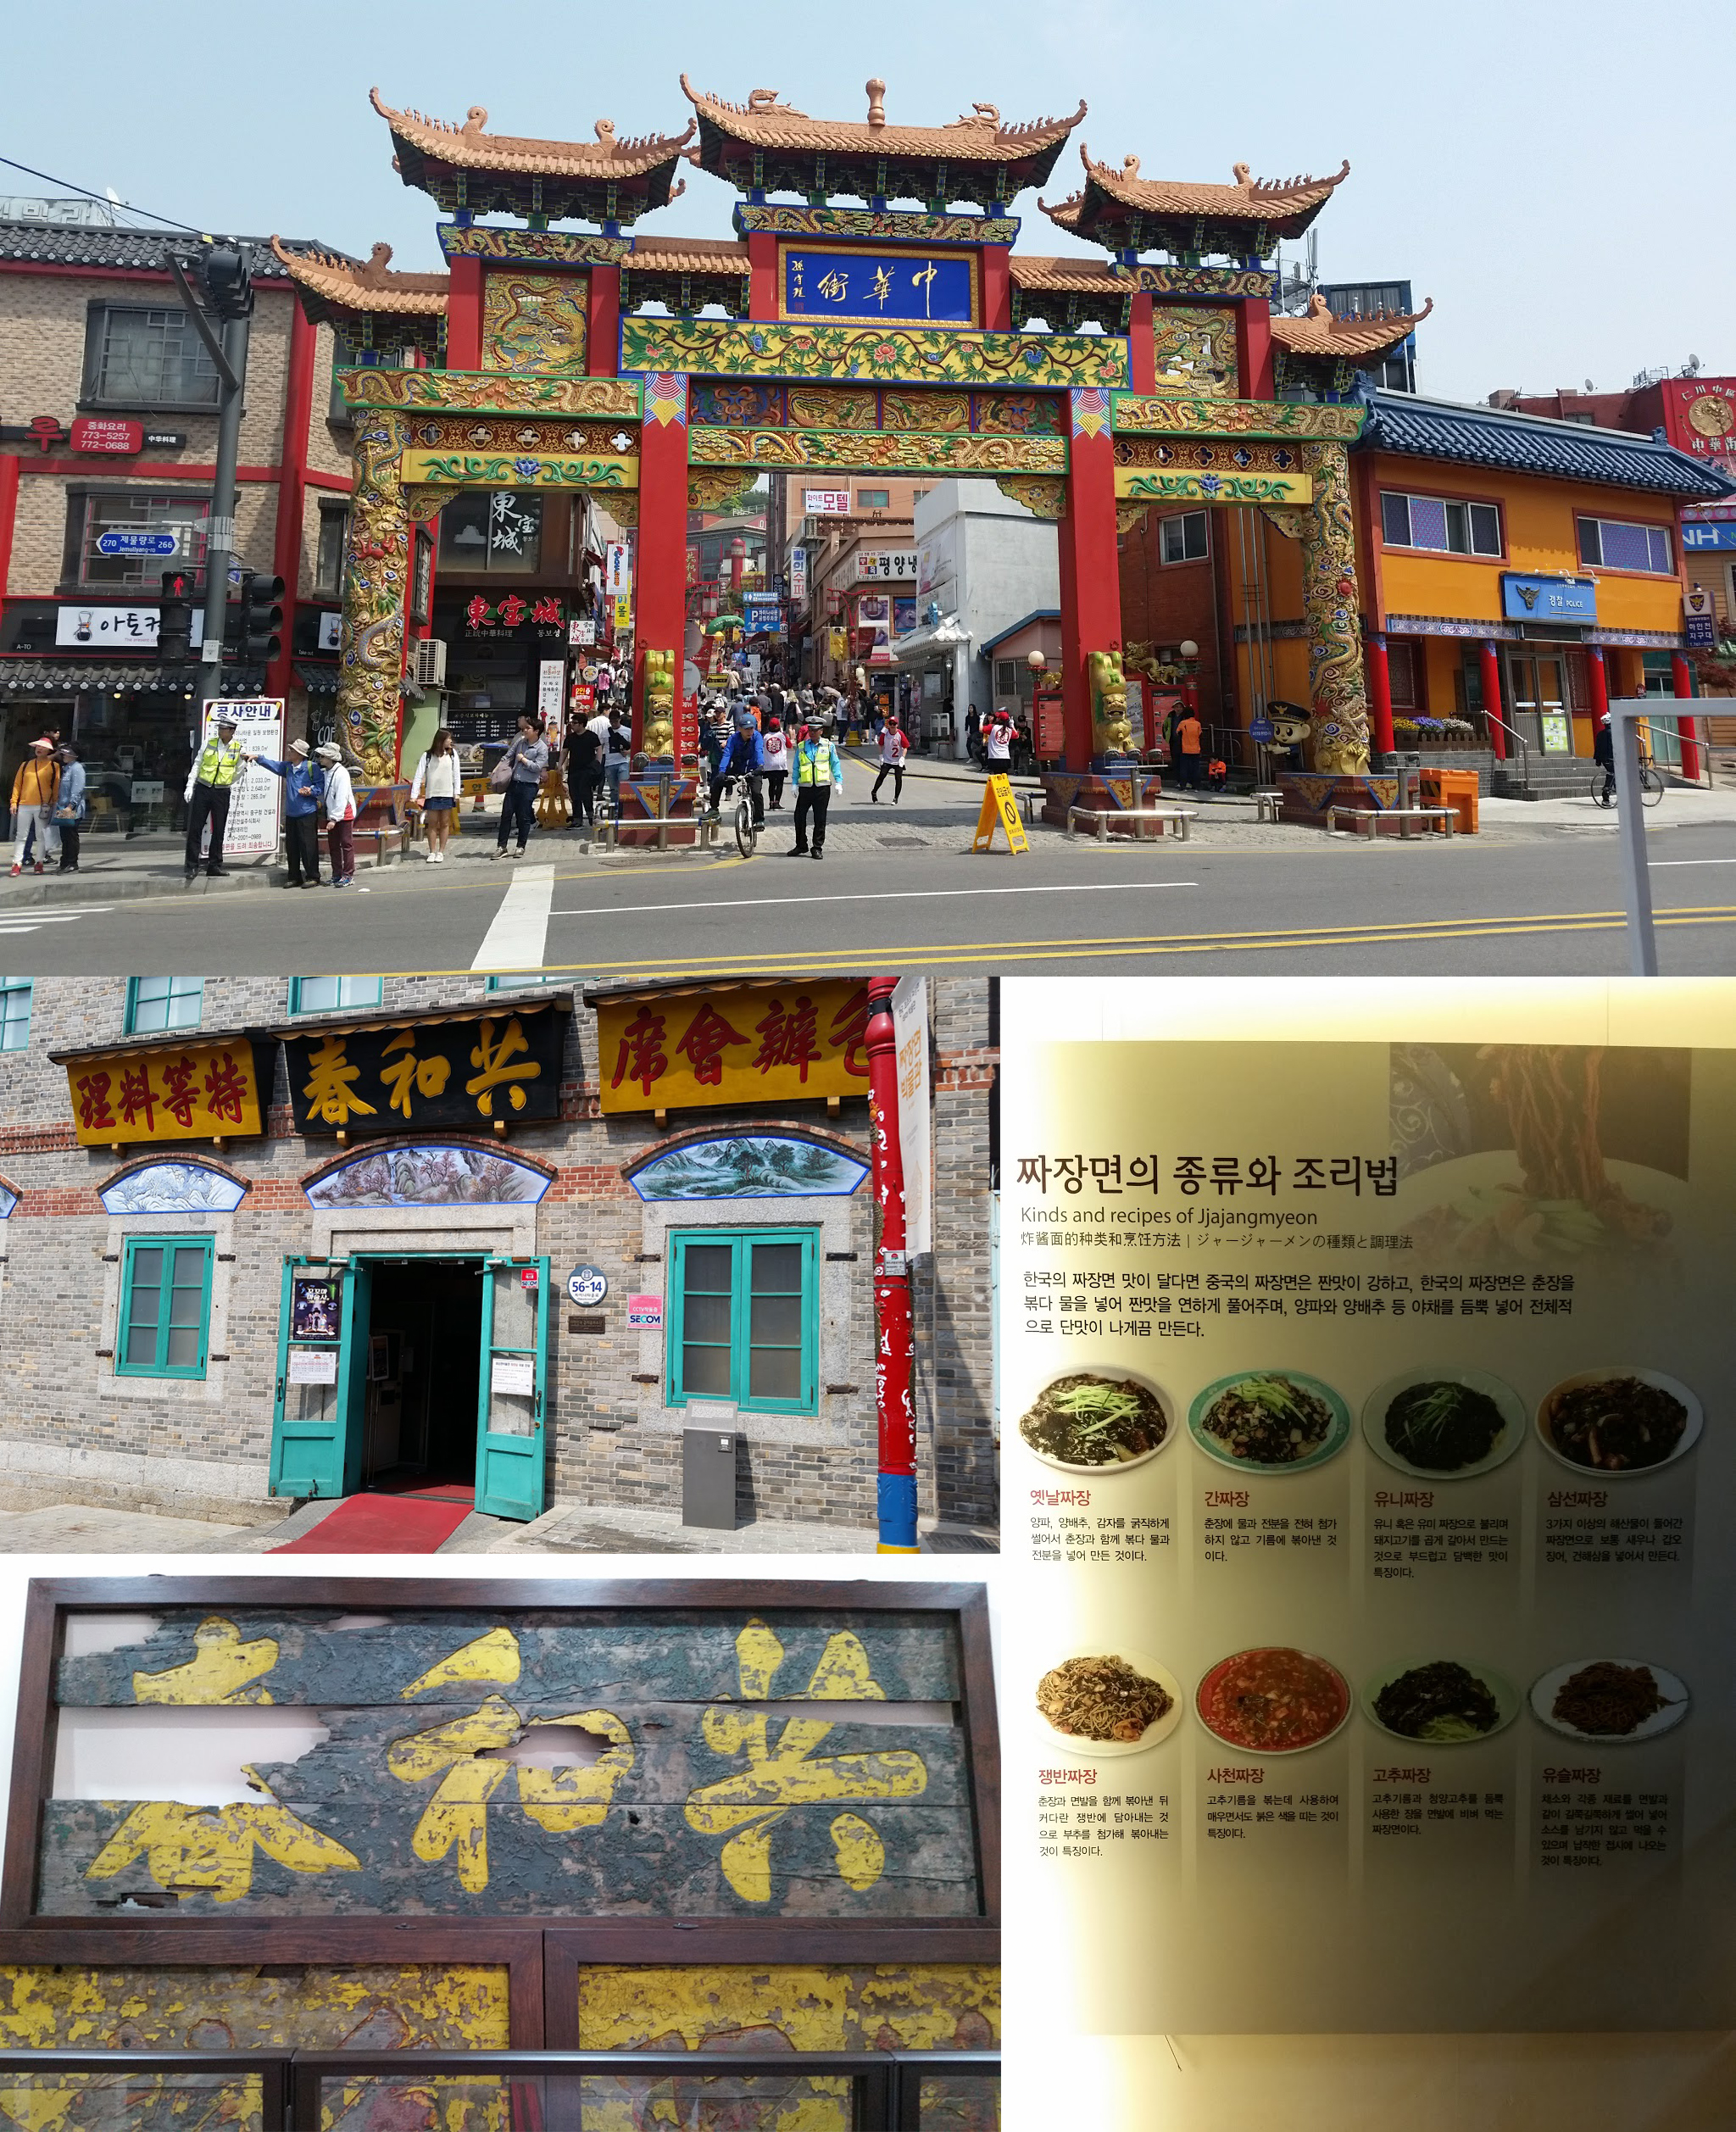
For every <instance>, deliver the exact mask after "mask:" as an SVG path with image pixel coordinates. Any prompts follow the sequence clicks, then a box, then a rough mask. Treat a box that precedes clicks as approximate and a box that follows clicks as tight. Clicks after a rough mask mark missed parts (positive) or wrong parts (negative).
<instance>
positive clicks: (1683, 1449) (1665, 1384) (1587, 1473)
mask: <svg viewBox="0 0 1736 2132" xmlns="http://www.w3.org/2000/svg"><path fill="white" fill-rule="evenodd" d="M1611 1377H1637V1378H1639V1381H1640V1383H1642V1384H1650V1385H1652V1386H1653V1387H1655V1389H1657V1390H1658V1391H1661V1392H1667V1393H1669V1394H1670V1396H1671V1397H1672V1399H1678V1400H1681V1402H1682V1404H1683V1406H1685V1407H1686V1408H1687V1410H1688V1419H1687V1421H1686V1422H1683V1427H1682V1433H1681V1434H1680V1435H1679V1436H1678V1438H1677V1439H1676V1446H1675V1449H1674V1450H1672V1452H1671V1453H1670V1456H1668V1457H1667V1458H1662V1459H1660V1460H1659V1461H1658V1462H1657V1464H1656V1465H1655V1466H1582V1465H1581V1464H1580V1462H1579V1461H1578V1460H1577V1458H1569V1457H1568V1456H1567V1455H1566V1452H1565V1451H1563V1450H1559V1449H1558V1448H1557V1446H1556V1444H1555V1435H1554V1433H1553V1431H1552V1430H1551V1429H1550V1425H1549V1414H1550V1406H1551V1405H1552V1404H1553V1402H1554V1400H1555V1397H1556V1395H1557V1394H1559V1393H1561V1392H1566V1391H1571V1390H1572V1389H1573V1388H1574V1387H1575V1386H1576V1385H1579V1384H1601V1383H1604V1382H1605V1379H1606V1378H1611ZM1703 1428H1705V1413H1704V1412H1703V1411H1702V1410H1701V1407H1700V1401H1699V1400H1698V1399H1696V1398H1695V1397H1694V1394H1693V1393H1692V1392H1690V1391H1689V1389H1688V1387H1687V1386H1686V1385H1685V1384H1683V1383H1681V1382H1680V1381H1679V1380H1678V1379H1677V1378H1673V1377H1666V1376H1665V1374H1664V1372H1662V1371H1661V1370H1644V1369H1635V1368H1633V1367H1629V1366H1628V1365H1627V1364H1625V1363H1624V1364H1622V1365H1621V1366H1619V1367H1617V1366H1615V1365H1611V1367H1609V1368H1607V1369H1601V1370H1581V1371H1580V1372H1578V1373H1577V1376H1573V1377H1564V1378H1562V1379H1561V1383H1559V1384H1552V1385H1551V1386H1550V1389H1549V1390H1548V1391H1547V1392H1545V1393H1544V1395H1543V1397H1542V1398H1541V1399H1540V1400H1538V1403H1537V1433H1538V1440H1539V1441H1540V1442H1541V1443H1542V1445H1543V1447H1544V1450H1546V1451H1547V1452H1548V1453H1549V1455H1550V1457H1551V1458H1552V1459H1554V1460H1555V1462H1556V1464H1557V1465H1559V1466H1565V1467H1566V1469H1567V1471H1568V1472H1570V1473H1577V1474H1578V1475H1579V1477H1580V1478H1581V1479H1582V1480H1586V1479H1590V1480H1597V1481H1638V1480H1644V1479H1645V1478H1647V1477H1648V1476H1649V1475H1650V1474H1653V1473H1662V1472H1667V1471H1668V1469H1669V1468H1670V1467H1672V1466H1673V1465H1674V1464H1675V1463H1676V1461H1677V1460H1678V1458H1685V1457H1686V1456H1688V1454H1689V1451H1691V1450H1693V1449H1694V1445H1696V1444H1697V1443H1698V1442H1699V1441H1700V1431H1701V1429H1703Z"/></svg>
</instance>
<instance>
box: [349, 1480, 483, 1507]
mask: <svg viewBox="0 0 1736 2132" xmlns="http://www.w3.org/2000/svg"><path fill="white" fill-rule="evenodd" d="M368 1493H369V1494H370V1495H419V1496H420V1497H421V1499H422V1500H423V1501H424V1502H428V1503H473V1502H475V1500H476V1483H475V1481H431V1480H424V1479H423V1478H422V1477H421V1475H420V1473H381V1474H380V1475H378V1476H377V1477H376V1478H375V1479H373V1480H370V1482H369V1483H368Z"/></svg>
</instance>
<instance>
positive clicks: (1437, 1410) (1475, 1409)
mask: <svg viewBox="0 0 1736 2132" xmlns="http://www.w3.org/2000/svg"><path fill="white" fill-rule="evenodd" d="M1529 1425H1530V1417H1529V1416H1528V1414H1527V1411H1526V1405H1525V1401H1524V1400H1522V1399H1521V1398H1520V1396H1519V1394H1518V1393H1517V1392H1516V1391H1515V1390H1514V1389H1513V1388H1512V1386H1511V1384H1506V1383H1503V1382H1502V1381H1501V1379H1500V1378H1499V1377H1491V1376H1490V1375H1489V1374H1488V1372H1487V1371H1486V1370H1473V1369H1466V1368H1465V1367H1462V1366H1461V1365H1458V1364H1452V1365H1446V1366H1443V1367H1440V1368H1438V1369H1415V1370H1407V1371H1405V1374H1404V1375H1403V1376H1402V1377H1394V1378H1388V1380H1387V1382H1386V1383H1384V1384H1383V1385H1381V1386H1380V1387H1379V1388H1378V1389H1377V1390H1375V1391H1372V1392H1371V1393H1370V1394H1369V1395H1368V1397H1367V1398H1366V1400H1364V1401H1363V1403H1362V1433H1363V1434H1364V1436H1366V1438H1367V1439H1368V1443H1369V1447H1370V1449H1371V1450H1373V1451H1374V1452H1375V1454H1376V1455H1377V1456H1378V1457H1380V1458H1382V1459H1384V1460H1385V1461H1386V1463H1387V1464H1388V1466H1395V1467H1397V1468H1398V1469H1399V1472H1401V1473H1410V1474H1411V1475H1413V1476H1414V1477H1415V1478H1416V1479H1418V1480H1429V1481H1438V1480H1471V1479H1473V1478H1475V1477H1476V1476H1477V1474H1479V1473H1488V1472H1493V1471H1494V1468H1495V1467H1497V1466H1500V1465H1504V1464H1505V1462H1506V1461H1507V1460H1508V1459H1510V1458H1511V1456H1513V1454H1514V1452H1515V1451H1516V1450H1518V1448H1519V1446H1520V1445H1522V1443H1523V1442H1524V1441H1525V1438H1526V1433H1527V1429H1528V1428H1529Z"/></svg>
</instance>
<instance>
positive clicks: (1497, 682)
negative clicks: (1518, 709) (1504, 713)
mask: <svg viewBox="0 0 1736 2132" xmlns="http://www.w3.org/2000/svg"><path fill="white" fill-rule="evenodd" d="M1482 657H1483V726H1484V730H1485V732H1487V733H1488V744H1489V746H1490V747H1491V748H1492V749H1494V758H1495V760H1496V761H1497V762H1505V760H1507V729H1506V727H1505V726H1503V725H1502V724H1501V723H1500V717H1501V655H1500V652H1498V651H1497V650H1496V649H1495V648H1494V645H1493V644H1490V643H1485V644H1484V645H1483V654H1482Z"/></svg>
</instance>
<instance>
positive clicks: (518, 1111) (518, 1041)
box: [99, 997, 571, 1137]
mask: <svg viewBox="0 0 1736 2132" xmlns="http://www.w3.org/2000/svg"><path fill="white" fill-rule="evenodd" d="M570 1005H571V1002H570V998H567V997H562V998H559V999H548V1000H534V1001H531V1002H530V1003H528V1004H527V1005H523V1006H516V1005H515V1006H514V1007H512V1008H511V1009H509V1010H508V1009H503V1010H500V1011H499V1012H498V1013H492V1014H489V1013H481V1014H479V1013H476V1012H466V1013H455V1014H435V1015H423V1016H407V1017H403V1018H400V1019H398V1020H392V1021H384V1020H381V1019H380V1018H378V1017H370V1018H367V1019H364V1020H355V1021H343V1022H335V1021H319V1022H314V1023H312V1024H309V1023H303V1024H301V1025H300V1026H293V1025H292V1026H291V1027H288V1028H286V1029H280V1030H278V1031H277V1032H276V1034H277V1035H279V1036H281V1038H282V1039H283V1048H284V1052H285V1055H286V1057H287V1060H288V1065H289V1099H290V1104H291V1106H292V1110H293V1111H294V1115H295V1129H296V1131H297V1132H298V1133H307V1134H309V1135H313V1134H321V1135H327V1134H332V1133H344V1134H354V1133H403V1132H406V1131H411V1130H421V1129H427V1130H434V1129H436V1128H438V1129H440V1130H442V1131H446V1130H449V1129H451V1128H452V1127H469V1128H470V1130H471V1131H472V1132H479V1133H489V1132H492V1131H494V1130H496V1129H497V1128H501V1127H507V1126H511V1125H531V1124H536V1123H539V1122H540V1123H544V1124H546V1123H548V1122H550V1121H551V1120H554V1119H556V1118H558V1117H559V1116H560V1070H561V1055H562V1051H563V1048H564V1046H565V1038H566V1027H567V1015H568V1012H569V1011H570ZM256 1129H257V1128H256ZM99 1137H100V1136H99Z"/></svg>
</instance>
